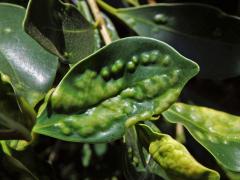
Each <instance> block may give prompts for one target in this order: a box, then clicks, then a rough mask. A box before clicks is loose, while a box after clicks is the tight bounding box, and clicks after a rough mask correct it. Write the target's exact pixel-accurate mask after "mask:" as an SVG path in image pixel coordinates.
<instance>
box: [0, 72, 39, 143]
mask: <svg viewBox="0 0 240 180" xmlns="http://www.w3.org/2000/svg"><path fill="white" fill-rule="evenodd" d="M2 77H3V75H1V74H0V139H1V140H10V139H25V140H28V141H29V140H30V139H31V134H30V132H31V129H32V126H33V124H34V122H35V113H34V110H33V109H32V108H31V107H30V106H29V105H28V104H27V103H26V102H25V101H24V99H22V98H18V99H17V97H16V96H15V94H14V92H13V89H12V87H11V86H10V84H9V83H6V82H3V81H2Z"/></svg>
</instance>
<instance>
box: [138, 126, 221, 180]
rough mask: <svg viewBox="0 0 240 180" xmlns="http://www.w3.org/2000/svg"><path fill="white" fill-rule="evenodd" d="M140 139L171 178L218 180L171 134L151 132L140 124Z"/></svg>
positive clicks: (215, 175) (213, 172)
mask: <svg viewBox="0 0 240 180" xmlns="http://www.w3.org/2000/svg"><path fill="white" fill-rule="evenodd" d="M138 128H139V136H140V138H139V139H140V141H143V144H145V147H146V148H147V149H148V150H149V153H150V154H151V156H152V157H153V159H154V160H155V161H156V162H157V163H158V164H159V165H160V166H161V167H162V168H163V169H164V170H165V172H166V173H167V175H168V176H169V177H170V179H173V180H186V179H189V180H191V179H192V180H194V179H195V180H203V179H204V180H219V179H220V176H219V174H218V173H217V172H216V171H213V170H211V169H208V168H206V167H204V166H203V165H201V164H200V163H198V162H197V161H196V160H195V159H194V158H193V157H192V156H191V154H190V153H189V152H188V150H187V149H186V148H185V147H184V146H183V145H182V144H181V143H179V142H178V141H176V140H174V139H173V138H172V137H171V136H169V135H166V134H161V133H156V132H153V131H152V130H151V129H150V128H149V127H148V126H146V125H140V126H139V127H138Z"/></svg>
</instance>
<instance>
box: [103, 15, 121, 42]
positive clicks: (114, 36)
mask: <svg viewBox="0 0 240 180" xmlns="http://www.w3.org/2000/svg"><path fill="white" fill-rule="evenodd" d="M102 15H103V18H104V21H105V24H106V28H107V31H108V34H109V35H110V38H111V40H112V41H116V40H118V39H120V38H119V36H118V32H117V30H116V28H115V26H114V24H113V22H112V21H111V19H110V18H109V17H108V16H107V15H106V14H103V13H102Z"/></svg>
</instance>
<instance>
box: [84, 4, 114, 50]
mask: <svg viewBox="0 0 240 180" xmlns="http://www.w3.org/2000/svg"><path fill="white" fill-rule="evenodd" d="M87 1H88V4H89V6H90V9H91V11H92V13H93V16H94V19H95V21H96V22H97V25H98V26H99V30H100V33H101V35H102V38H103V40H104V42H105V44H106V45H107V44H110V43H111V42H112V40H111V37H110V35H109V34H108V31H107V27H106V24H105V21H104V19H103V17H102V14H101V12H100V10H99V8H98V6H97V3H96V1H95V0H87Z"/></svg>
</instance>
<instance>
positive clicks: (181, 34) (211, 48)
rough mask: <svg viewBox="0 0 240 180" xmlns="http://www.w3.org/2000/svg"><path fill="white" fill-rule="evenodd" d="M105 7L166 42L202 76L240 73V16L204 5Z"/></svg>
mask: <svg viewBox="0 0 240 180" xmlns="http://www.w3.org/2000/svg"><path fill="white" fill-rule="evenodd" d="M98 2H99V4H100V5H102V6H103V7H104V9H106V10H108V11H109V12H110V13H111V14H114V15H115V16H117V17H118V18H119V19H121V20H122V21H123V22H125V23H126V24H127V25H128V26H129V27H130V28H131V29H133V30H134V31H135V32H136V33H137V34H138V35H141V36H147V37H152V38H155V39H158V40H161V41H164V42H166V43H168V44H170V45H171V46H173V47H174V48H176V50H177V51H179V52H180V53H181V54H183V55H184V56H186V57H188V58H190V59H194V61H196V62H197V63H198V64H199V66H200V67H201V72H200V73H199V76H200V77H203V78H210V79H226V78H230V77H234V76H238V75H240V68H238V64H239V58H240V51H239V49H240V34H239V31H240V18H239V17H236V16H230V15H227V14H225V13H224V12H223V11H221V10H220V9H217V8H215V7H211V6H207V5H201V4H193V3H191V4H189V3H185V4H181V3H178V4H172V3H171V4H167V3H162V4H156V5H145V6H140V7H135V8H124V9H114V8H112V7H109V6H108V5H106V4H105V3H104V2H103V1H101V0H99V1H98Z"/></svg>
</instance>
